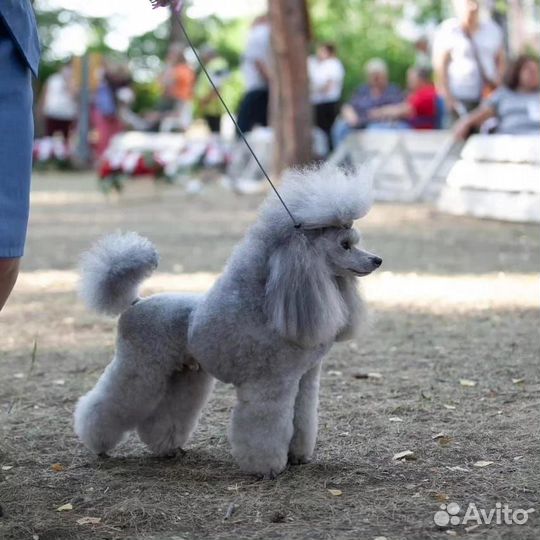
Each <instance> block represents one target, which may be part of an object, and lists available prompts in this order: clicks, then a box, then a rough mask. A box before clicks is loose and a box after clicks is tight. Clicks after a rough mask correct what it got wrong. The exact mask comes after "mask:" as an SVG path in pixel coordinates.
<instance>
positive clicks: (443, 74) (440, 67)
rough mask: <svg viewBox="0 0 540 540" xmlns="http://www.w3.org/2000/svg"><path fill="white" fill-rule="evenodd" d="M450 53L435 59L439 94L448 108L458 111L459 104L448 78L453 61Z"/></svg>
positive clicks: (443, 53)
mask: <svg viewBox="0 0 540 540" xmlns="http://www.w3.org/2000/svg"><path fill="white" fill-rule="evenodd" d="M451 59H452V58H451V54H450V51H444V52H442V53H441V54H440V55H438V57H437V58H436V59H435V75H436V80H437V81H438V84H439V92H440V94H441V95H442V96H443V98H444V100H445V101H446V104H447V106H448V108H449V109H450V110H452V111H455V110H457V106H458V102H457V100H456V99H455V98H454V96H452V92H451V91H450V81H449V78H448V66H449V65H450V61H451Z"/></svg>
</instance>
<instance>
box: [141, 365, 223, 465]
mask: <svg viewBox="0 0 540 540" xmlns="http://www.w3.org/2000/svg"><path fill="white" fill-rule="evenodd" d="M213 387H214V378H213V377H212V376H211V375H209V374H208V373H206V372H205V371H203V370H201V369H199V370H198V371H194V370H192V369H189V368H184V369H183V370H182V371H176V372H175V373H174V374H173V375H172V376H171V378H170V379H169V381H168V383H167V391H166V392H165V395H164V396H163V397H162V398H161V400H160V402H159V405H158V406H157V408H156V409H155V410H154V412H153V413H152V415H151V416H150V417H148V418H146V419H145V420H144V421H143V422H141V423H140V424H139V425H138V426H137V432H138V433H139V437H140V438H141V440H142V441H143V442H144V443H145V444H146V445H147V446H148V447H149V448H150V449H151V450H152V452H154V453H155V454H156V455H158V456H162V457H173V456H174V455H176V453H177V451H178V450H182V449H183V448H184V445H185V444H186V443H187V442H188V440H189V438H190V437H191V435H192V433H193V432H194V431H195V428H196V427H197V423H198V421H199V417H200V415H201V412H202V410H203V408H204V406H205V405H206V403H207V402H208V399H209V397H210V394H211V392H212V389H213Z"/></svg>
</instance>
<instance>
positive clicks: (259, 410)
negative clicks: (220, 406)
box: [229, 379, 298, 478]
mask: <svg viewBox="0 0 540 540" xmlns="http://www.w3.org/2000/svg"><path fill="white" fill-rule="evenodd" d="M236 391H237V397H238V402H237V403H236V405H235V407H234V411H233V415H232V419H231V427H230V432H229V438H230V442H231V446H232V454H233V456H234V458H235V459H236V461H237V463H238V465H239V466H240V468H241V469H242V470H244V471H245V472H248V473H251V474H257V475H261V476H264V477H266V478H273V477H275V476H276V475H278V474H279V473H281V472H282V471H283V470H284V469H285V467H286V466H287V453H288V449H289V443H290V441H291V437H292V435H293V416H294V400H295V398H296V394H297V392H298V380H297V379H296V380H279V381H275V380H262V381H255V382H247V383H244V384H242V385H240V386H238V387H237V388H236Z"/></svg>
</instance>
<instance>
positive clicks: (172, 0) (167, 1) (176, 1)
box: [150, 0, 183, 11]
mask: <svg viewBox="0 0 540 540" xmlns="http://www.w3.org/2000/svg"><path fill="white" fill-rule="evenodd" d="M150 3H151V4H152V7H153V8H154V9H155V8H159V7H169V6H172V7H173V8H175V9H177V10H178V11H180V9H181V7H182V3H183V1H182V0H150Z"/></svg>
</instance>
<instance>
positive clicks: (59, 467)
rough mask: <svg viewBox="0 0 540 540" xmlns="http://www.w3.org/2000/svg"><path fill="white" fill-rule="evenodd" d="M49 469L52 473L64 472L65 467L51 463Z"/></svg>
mask: <svg viewBox="0 0 540 540" xmlns="http://www.w3.org/2000/svg"><path fill="white" fill-rule="evenodd" d="M51 469H52V470H53V471H54V472H62V471H65V467H64V466H63V465H62V464H61V463H53V464H52V465H51Z"/></svg>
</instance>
